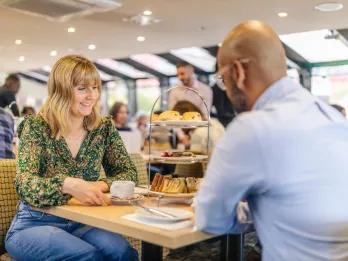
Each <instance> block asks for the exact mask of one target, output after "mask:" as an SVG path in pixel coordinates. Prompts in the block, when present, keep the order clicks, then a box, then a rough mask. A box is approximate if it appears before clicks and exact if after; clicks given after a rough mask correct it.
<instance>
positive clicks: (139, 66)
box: [115, 58, 174, 78]
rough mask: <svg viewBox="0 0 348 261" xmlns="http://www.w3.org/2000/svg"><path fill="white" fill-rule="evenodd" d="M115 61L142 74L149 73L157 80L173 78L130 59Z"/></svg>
mask: <svg viewBox="0 0 348 261" xmlns="http://www.w3.org/2000/svg"><path fill="white" fill-rule="evenodd" d="M115 61H119V62H123V63H126V64H128V65H130V66H132V67H134V68H135V69H137V70H139V71H142V72H146V73H149V74H152V75H153V76H155V77H157V78H165V77H170V76H174V75H170V76H168V75H165V74H163V73H161V72H159V71H156V70H154V69H152V68H150V67H148V66H146V65H144V64H142V63H139V62H137V61H134V60H132V59H130V58H124V59H116V60H115Z"/></svg>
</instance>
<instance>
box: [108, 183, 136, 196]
mask: <svg viewBox="0 0 348 261" xmlns="http://www.w3.org/2000/svg"><path fill="white" fill-rule="evenodd" d="M134 187H135V183H134V182H133V181H126V180H117V181H114V182H112V184H111V187H110V193H111V195H112V196H115V197H118V198H122V199H123V198H130V197H132V196H133V194H134Z"/></svg>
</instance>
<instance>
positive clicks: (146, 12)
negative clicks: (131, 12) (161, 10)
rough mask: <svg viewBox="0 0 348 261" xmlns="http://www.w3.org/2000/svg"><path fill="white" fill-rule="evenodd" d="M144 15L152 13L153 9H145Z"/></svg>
mask: <svg viewBox="0 0 348 261" xmlns="http://www.w3.org/2000/svg"><path fill="white" fill-rule="evenodd" d="M143 14H144V15H152V11H151V10H145V11H144V12H143Z"/></svg>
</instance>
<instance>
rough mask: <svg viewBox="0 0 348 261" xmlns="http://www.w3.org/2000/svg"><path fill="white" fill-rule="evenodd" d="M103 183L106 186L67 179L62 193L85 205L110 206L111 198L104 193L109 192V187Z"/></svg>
mask: <svg viewBox="0 0 348 261" xmlns="http://www.w3.org/2000/svg"><path fill="white" fill-rule="evenodd" d="M102 183H104V184H105V185H106V183H105V182H100V183H99V182H88V181H85V180H83V179H79V178H72V177H67V178H66V179H65V180H64V183H63V187H62V192H63V193H66V194H70V195H72V196H73V197H75V198H76V199H77V200H78V201H80V202H81V203H82V204H84V205H92V206H95V205H96V206H105V205H110V204H111V201H110V198H108V197H107V196H106V195H105V194H104V193H103V192H106V191H107V190H108V188H106V187H107V185H106V186H105V185H103V184H102ZM105 190H106V191H105Z"/></svg>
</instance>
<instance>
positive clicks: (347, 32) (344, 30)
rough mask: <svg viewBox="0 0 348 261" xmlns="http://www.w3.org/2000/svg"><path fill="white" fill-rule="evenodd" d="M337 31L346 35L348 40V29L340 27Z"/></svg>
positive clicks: (345, 37)
mask: <svg viewBox="0 0 348 261" xmlns="http://www.w3.org/2000/svg"><path fill="white" fill-rule="evenodd" d="M337 32H338V33H339V34H340V35H342V36H343V37H344V39H345V40H346V41H348V29H340V30H337Z"/></svg>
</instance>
